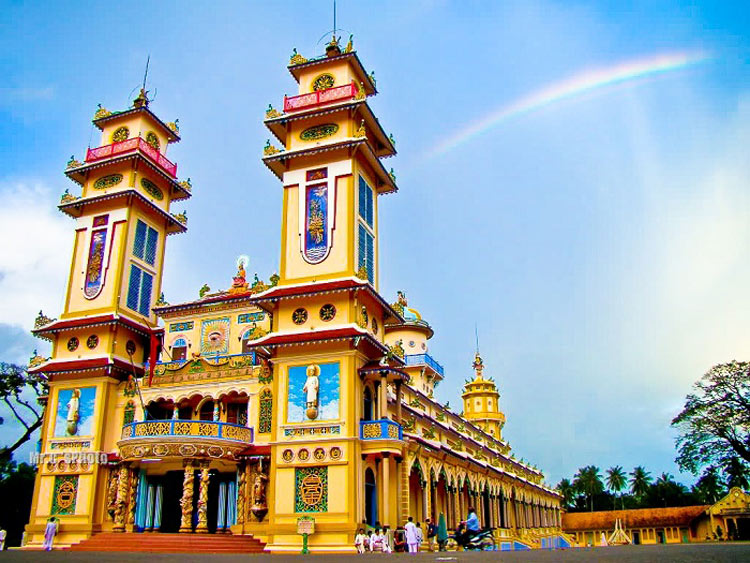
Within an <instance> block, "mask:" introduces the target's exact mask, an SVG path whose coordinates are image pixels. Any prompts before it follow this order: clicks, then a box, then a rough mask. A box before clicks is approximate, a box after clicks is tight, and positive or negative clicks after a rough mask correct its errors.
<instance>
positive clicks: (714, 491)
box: [693, 465, 723, 504]
mask: <svg viewBox="0 0 750 563" xmlns="http://www.w3.org/2000/svg"><path fill="white" fill-rule="evenodd" d="M722 492H723V486H722V484H721V478H720V477H719V469H718V468H717V467H716V466H715V465H712V466H710V467H708V469H706V470H705V471H704V472H703V475H701V477H700V479H698V481H696V483H695V485H694V486H693V494H695V495H696V496H697V497H698V500H699V501H700V502H702V503H703V504H716V502H717V501H718V500H719V495H720V494H721V493H722Z"/></svg>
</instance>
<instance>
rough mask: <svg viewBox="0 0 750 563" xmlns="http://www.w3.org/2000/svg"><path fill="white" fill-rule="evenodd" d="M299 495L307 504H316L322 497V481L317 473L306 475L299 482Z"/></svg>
mask: <svg viewBox="0 0 750 563" xmlns="http://www.w3.org/2000/svg"><path fill="white" fill-rule="evenodd" d="M300 496H301V497H302V502H303V503H305V504H306V505H307V506H316V505H317V504H318V503H319V502H320V501H321V500H322V498H323V481H322V479H321V478H320V476H318V475H308V476H306V477H305V478H304V479H302V482H301V483H300Z"/></svg>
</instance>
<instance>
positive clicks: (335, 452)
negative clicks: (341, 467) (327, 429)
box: [330, 446, 341, 460]
mask: <svg viewBox="0 0 750 563" xmlns="http://www.w3.org/2000/svg"><path fill="white" fill-rule="evenodd" d="M330 456H331V459H334V460H336V459H341V448H339V447H338V446H336V447H333V448H331V451H330Z"/></svg>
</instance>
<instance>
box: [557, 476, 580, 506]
mask: <svg viewBox="0 0 750 563" xmlns="http://www.w3.org/2000/svg"><path fill="white" fill-rule="evenodd" d="M557 490H558V491H560V494H561V495H562V497H563V498H562V501H563V506H564V507H565V508H567V509H570V508H571V507H572V506H573V503H574V501H575V497H576V488H575V487H574V486H573V483H571V482H570V479H563V480H562V481H560V482H559V483H558V484H557Z"/></svg>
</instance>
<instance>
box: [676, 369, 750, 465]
mask: <svg viewBox="0 0 750 563" xmlns="http://www.w3.org/2000/svg"><path fill="white" fill-rule="evenodd" d="M672 426H673V427H675V428H677V430H678V432H679V435H678V437H677V451H678V456H677V459H676V461H677V464H678V465H679V466H680V468H681V469H683V470H686V471H690V472H691V473H693V474H695V475H697V474H698V473H699V471H700V469H701V468H702V467H704V466H711V465H717V464H718V465H721V466H726V465H727V464H729V463H735V464H736V463H738V462H739V464H740V466H743V467H744V464H745V463H748V462H750V364H749V363H748V362H737V361H732V362H729V363H726V364H718V365H715V366H713V367H712V368H711V369H710V370H708V372H707V373H706V374H705V375H704V376H703V377H702V378H701V379H700V380H698V381H697V382H696V383H695V385H694V386H693V392H692V393H690V394H689V395H688V396H687V398H686V400H685V406H684V408H683V409H682V412H680V414H678V415H677V416H676V417H675V418H674V420H672ZM732 458H739V459H738V460H737V461H736V462H730V461H729V460H731V459H732ZM732 469H733V470H734V469H737V467H733V468H732ZM725 473H726V470H725Z"/></svg>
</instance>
